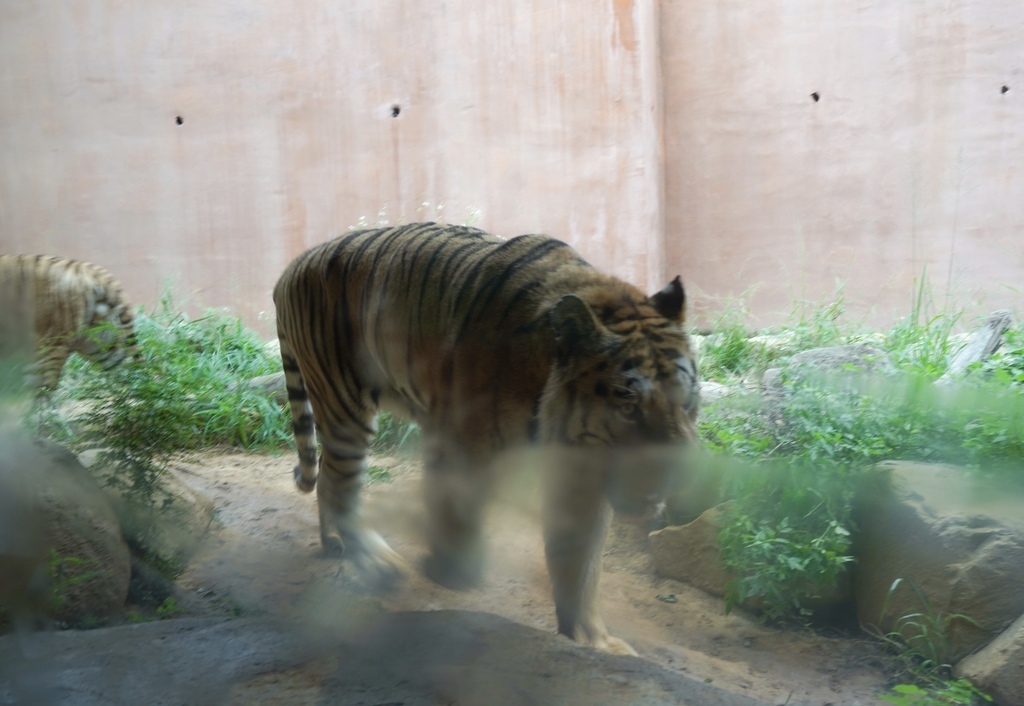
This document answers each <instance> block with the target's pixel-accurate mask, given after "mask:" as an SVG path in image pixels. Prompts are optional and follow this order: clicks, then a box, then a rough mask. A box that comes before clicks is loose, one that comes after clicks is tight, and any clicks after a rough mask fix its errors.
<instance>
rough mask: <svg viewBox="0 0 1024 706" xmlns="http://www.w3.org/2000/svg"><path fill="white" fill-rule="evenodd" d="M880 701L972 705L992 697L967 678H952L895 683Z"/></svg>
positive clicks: (904, 704)
mask: <svg viewBox="0 0 1024 706" xmlns="http://www.w3.org/2000/svg"><path fill="white" fill-rule="evenodd" d="M881 699H882V701H885V702H887V703H890V704H896V705H897V706H947V705H951V706H973V705H974V704H977V703H979V701H985V702H991V701H992V697H991V696H989V695H988V694H986V693H985V692H983V691H981V690H980V689H978V688H977V687H976V686H974V684H972V683H971V682H970V681H968V680H967V679H953V680H949V681H944V682H942V683H939V684H934V685H932V686H927V687H922V686H919V685H917V684H897V685H895V686H894V687H892V690H891V693H889V694H882V696H881Z"/></svg>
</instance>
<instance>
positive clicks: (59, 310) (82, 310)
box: [0, 255, 142, 403]
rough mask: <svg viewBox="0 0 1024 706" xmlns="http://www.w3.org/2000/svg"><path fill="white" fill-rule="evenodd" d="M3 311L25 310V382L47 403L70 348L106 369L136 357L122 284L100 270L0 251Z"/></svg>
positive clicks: (132, 316)
mask: <svg viewBox="0 0 1024 706" xmlns="http://www.w3.org/2000/svg"><path fill="white" fill-rule="evenodd" d="M0 281H2V282H3V283H4V286H3V287H2V288H0V293H2V295H3V299H4V301H3V302H0V306H2V307H3V308H4V309H5V310H15V309H16V310H22V311H25V312H29V313H27V314H25V315H23V318H24V319H25V320H26V322H27V323H29V325H30V326H31V329H32V330H31V332H29V333H28V335H27V338H29V339H30V340H31V342H32V346H31V347H32V350H31V352H30V353H29V354H28V357H29V358H31V359H33V360H32V362H31V363H30V364H29V369H28V375H27V378H28V380H27V382H28V385H29V387H30V388H32V389H33V391H34V393H35V396H36V400H37V402H40V403H45V402H47V401H49V399H50V397H51V395H52V393H53V392H54V390H56V388H57V384H58V382H59V381H60V376H61V373H62V372H63V370H64V364H65V363H66V362H67V359H68V357H69V356H70V355H71V353H72V352H76V353H78V354H79V355H81V356H82V357H84V358H86V359H87V360H90V361H92V362H94V363H97V364H99V365H100V366H101V367H102V368H103V369H104V370H109V369H111V368H113V367H115V366H117V365H118V364H120V363H121V362H122V361H123V360H124V359H126V358H129V357H130V358H132V359H133V360H136V361H138V360H141V359H142V355H141V352H140V350H139V347H138V341H137V338H136V335H135V325H134V324H135V314H134V312H133V311H132V307H131V305H130V304H129V303H128V302H127V301H126V299H125V298H124V295H123V294H122V291H121V285H120V284H118V282H117V280H116V279H114V277H113V276H112V275H111V274H110V273H109V272H108V271H107V270H105V269H104V268H102V267H100V266H99V265H94V264H92V263H90V262H82V261H79V260H71V259H68V258H64V257H57V256H53V255H0Z"/></svg>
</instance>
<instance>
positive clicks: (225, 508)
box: [178, 453, 886, 706]
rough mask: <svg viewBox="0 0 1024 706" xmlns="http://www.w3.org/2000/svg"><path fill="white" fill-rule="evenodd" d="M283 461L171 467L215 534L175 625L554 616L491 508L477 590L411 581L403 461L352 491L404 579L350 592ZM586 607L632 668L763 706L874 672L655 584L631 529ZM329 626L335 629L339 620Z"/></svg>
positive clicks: (672, 585)
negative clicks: (359, 617)
mask: <svg viewBox="0 0 1024 706" xmlns="http://www.w3.org/2000/svg"><path fill="white" fill-rule="evenodd" d="M293 465H294V460H293V457H292V455H291V454H285V455H282V456H265V455H248V454H237V453H212V454H206V455H204V456H202V457H201V458H199V459H197V460H195V461H193V462H190V463H187V464H180V465H179V469H180V471H181V472H182V476H183V478H185V479H186V481H187V482H188V483H190V484H192V485H193V486H194V487H196V488H198V489H201V490H203V491H204V492H206V493H207V494H208V495H210V496H211V497H213V499H214V502H215V504H216V507H217V522H216V526H215V528H214V529H213V530H212V532H211V535H210V538H209V540H208V541H207V543H206V544H205V546H204V547H203V549H201V550H200V552H199V554H198V555H197V556H196V557H195V559H194V560H193V562H192V563H191V565H190V566H189V568H188V569H187V570H186V571H185V573H184V574H183V575H182V576H181V577H180V579H179V581H178V587H179V588H180V589H181V592H182V595H183V600H182V601H181V605H182V606H183V607H184V608H185V611H184V613H183V615H193V616H195V615H209V614H218V613H224V612H235V613H241V614H250V615H251V614H269V615H273V616H281V617H286V618H296V619H298V618H302V617H309V616H311V615H313V616H318V618H319V619H321V620H330V619H344V616H345V615H350V614H352V612H353V611H355V610H356V609H357V607H359V606H365V605H366V604H371V603H372V604H373V605H374V607H377V606H380V607H383V608H385V609H387V610H392V611H431V610H442V609H457V610H472V611H482V612H487V613H493V614H496V615H499V616H502V617H505V618H508V619H510V620H512V621H515V622H517V623H521V624H523V625H528V626H531V627H534V628H538V629H541V630H553V629H554V608H553V605H552V602H551V597H550V585H549V582H548V577H547V571H546V569H545V566H544V555H543V548H542V544H541V539H540V530H539V526H538V524H537V521H536V517H535V513H534V512H532V511H531V510H530V509H529V507H528V506H525V505H523V504H522V503H520V504H518V505H516V506H512V505H509V504H499V505H498V506H496V507H495V510H494V512H493V513H492V516H491V517H490V518H489V521H488V531H487V536H488V544H489V557H490V562H489V566H488V569H487V572H486V576H485V580H484V583H483V585H482V586H481V587H480V588H478V589H475V590H472V591H467V592H454V591H450V590H447V589H445V588H442V587H440V586H437V585H435V584H433V583H431V582H430V581H429V580H427V579H426V578H424V577H423V575H422V574H421V573H420V572H419V569H418V567H419V565H420V562H421V561H422V558H423V556H424V554H425V545H424V542H423V536H424V534H423V531H422V528H423V523H424V512H423V506H422V503H421V502H420V501H419V497H420V483H421V474H420V472H419V469H418V467H417V466H416V465H415V464H413V463H403V462H400V461H398V460H396V459H390V458H389V459H376V460H374V461H373V462H372V465H375V466H376V467H379V468H386V469H387V470H388V474H389V475H390V478H391V479H390V481H388V482H378V483H373V484H371V485H370V486H369V487H368V488H367V490H366V493H365V505H366V514H367V516H368V518H369V520H370V522H371V524H372V525H373V526H374V527H375V528H376V529H378V530H379V531H380V532H381V534H382V535H384V537H385V538H386V539H387V540H388V541H389V542H390V543H391V545H392V547H393V548H394V549H395V550H396V551H398V552H399V553H400V554H401V555H402V556H403V557H404V558H405V559H407V560H408V561H409V563H410V566H411V567H412V570H411V571H410V573H409V575H408V576H406V577H405V580H404V581H403V582H402V583H401V585H399V586H398V587H397V588H396V589H395V590H394V592H393V593H391V594H390V595H388V596H387V597H383V598H379V597H375V596H368V595H366V593H365V592H362V591H360V590H359V587H358V586H357V585H356V584H355V582H354V581H353V579H352V578H351V577H350V576H349V574H348V573H347V566H346V565H344V564H342V565H341V567H340V569H339V563H338V561H337V560H336V559H330V558H325V557H324V556H323V555H322V553H321V551H320V543H319V533H318V529H317V513H316V499H315V496H314V495H303V494H300V493H299V492H298V491H297V490H296V489H295V487H294V485H293V483H292V473H291V469H292V466H293ZM600 596H601V605H602V612H603V615H604V618H605V621H606V622H607V623H608V626H609V629H610V630H611V632H612V633H613V634H615V635H617V636H620V637H622V638H624V639H626V640H627V641H629V642H630V643H631V644H632V645H633V646H634V648H635V649H636V650H637V651H638V652H639V653H640V656H641V657H643V658H644V659H647V660H650V661H651V662H654V663H656V664H658V665H660V666H662V667H665V668H667V669H669V670H673V671H675V672H678V673H681V674H684V675H688V676H690V677H693V678H697V679H701V680H704V681H707V682H710V683H713V684H715V685H717V686H719V687H721V688H723V689H726V690H728V691H731V692H734V693H737V694H742V695H747V696H750V697H753V698H756V699H760V700H763V701H765V702H768V703H777V704H782V703H790V704H797V703H800V704H816V705H817V704H821V705H823V704H836V705H839V704H842V705H844V706H854V705H856V704H873V703H877V702H878V697H877V695H878V693H879V692H880V691H882V690H884V688H885V682H886V674H885V663H884V658H883V657H882V655H881V653H880V651H879V648H878V647H877V645H875V644H874V643H872V642H869V641H867V640H863V639H859V638H855V637H850V636H835V637H829V636H825V635H822V634H816V633H814V632H812V631H809V630H782V629H774V628H769V627H765V626H763V625H761V624H760V623H759V622H758V621H757V620H756V619H755V618H753V617H751V616H749V615H747V614H745V613H742V612H734V613H732V614H730V615H726V614H725V612H724V604H723V601H722V600H721V599H719V598H716V597H713V596H710V595H708V594H706V593H704V592H702V591H699V590H697V589H694V588H691V587H689V586H688V585H686V584H683V583H680V582H677V581H672V580H669V579H663V578H658V577H657V576H655V575H654V572H653V570H652V567H651V564H650V559H649V554H648V552H647V550H646V548H645V546H644V531H643V528H640V527H636V526H633V525H631V524H629V523H626V522H620V521H616V523H615V525H614V526H613V528H612V532H611V536H610V537H609V542H608V545H607V547H606V551H605V558H604V574H603V576H602V579H601V586H600ZM339 616H341V617H339Z"/></svg>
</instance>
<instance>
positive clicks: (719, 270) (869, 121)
mask: <svg viewBox="0 0 1024 706" xmlns="http://www.w3.org/2000/svg"><path fill="white" fill-rule="evenodd" d="M661 19H662V58H663V71H664V78H665V144H666V154H667V159H666V165H667V167H666V194H667V195H666V203H667V205H668V208H667V209H666V239H667V245H666V249H667V257H668V261H669V263H672V264H674V263H686V262H693V263H699V265H698V267H699V269H698V270H697V272H696V273H695V275H696V276H695V277H694V278H693V279H694V285H699V286H700V287H701V288H702V289H703V290H704V292H706V293H707V294H709V295H711V297H712V299H711V300H710V301H707V302H706V303H707V305H709V306H714V305H716V304H717V305H720V304H722V303H723V302H724V301H726V300H727V299H728V298H729V297H737V296H740V295H742V294H743V293H744V292H745V291H746V290H749V289H753V290H754V291H753V293H752V294H751V295H750V300H751V303H752V304H753V306H752V309H753V311H754V313H756V314H759V315H760V316H759V318H760V320H761V321H773V320H778V319H779V318H780V317H784V316H785V315H787V314H788V312H789V310H790V305H791V303H792V302H793V301H794V300H795V299H799V298H802V297H807V298H812V299H820V298H828V297H829V296H830V295H831V294H832V293H833V292H834V291H835V288H836V281H837V280H842V281H844V282H845V296H846V299H847V302H848V304H849V307H848V308H849V309H850V311H851V313H855V314H858V315H863V314H865V313H866V312H868V311H869V310H870V309H871V308H872V307H873V308H874V310H875V314H874V316H873V320H875V321H884V320H886V319H888V317H889V315H891V313H892V311H893V309H895V308H897V307H898V308H899V309H900V310H901V311H902V313H904V314H905V313H907V311H908V309H909V306H910V299H911V293H912V290H913V282H914V278H915V277H920V276H921V274H922V272H924V271H925V269H926V268H927V277H928V280H929V281H930V282H931V284H932V286H933V290H934V292H935V293H936V295H937V299H938V303H939V304H944V303H945V294H946V292H947V291H951V292H952V295H953V299H954V301H955V302H958V303H960V304H962V305H970V306H972V307H973V309H974V310H975V311H985V310H988V309H991V308H996V307H999V306H1011V307H1015V308H1020V307H1021V291H1020V288H1021V287H1022V286H1024V5H1022V4H1021V3H1019V2H1017V1H1016V0H985V1H984V2H981V1H979V0H917V1H916V2H856V3H853V2H834V1H828V0H785V1H784V2H773V3H764V2H748V1H744V0H719V1H718V2H703V1H701V0H666V1H665V2H663V3H662V8H661ZM1003 86H1006V87H1007V88H1008V89H1009V90H1007V91H1006V92H1003ZM813 93H817V94H818V97H819V99H818V101H817V102H816V101H815V100H814V99H813V97H812V94H813ZM1011 288H1016V289H1011Z"/></svg>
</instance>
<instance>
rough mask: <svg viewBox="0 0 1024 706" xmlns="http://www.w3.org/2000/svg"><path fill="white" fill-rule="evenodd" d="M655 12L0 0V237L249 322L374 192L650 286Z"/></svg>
mask: <svg viewBox="0 0 1024 706" xmlns="http://www.w3.org/2000/svg"><path fill="white" fill-rule="evenodd" d="M655 9H656V5H655V2H654V1H653V0H615V2H611V1H609V2H603V3H599V4H590V3H552V2H548V1H547V0H517V1H516V2H495V3H491V2H486V3H485V2H478V1H477V0H446V1H445V2H438V3H424V2H419V1H416V0H364V1H350V2H344V3H328V2H314V1H311V0H296V1H294V2H279V1H276V0H275V1H263V2H252V0H221V1H218V2H214V3H211V2H205V1H204V0H175V2H152V1H149V2H147V1H145V0H138V1H136V2H123V1H119V0H73V1H71V2H68V1H66V0H40V1H36V0H24V1H22V0H10V1H7V2H4V3H2V4H0V237H2V238H3V242H2V248H0V249H2V250H4V251H28V252H38V251H50V252H56V253H59V254H66V255H68V256H73V257H82V258H88V259H92V260H94V261H97V262H100V263H102V264H104V265H106V266H108V267H109V268H110V269H111V270H112V271H113V272H115V273H116V274H117V275H118V276H119V277H120V278H121V280H122V282H123V284H124V285H125V287H126V288H127V289H128V290H129V292H130V294H131V295H132V297H133V299H135V300H136V301H140V302H152V301H154V300H155V298H156V297H157V295H158V291H159V289H160V287H161V285H162V283H163V281H164V279H165V278H168V277H172V278H175V280H176V282H177V284H176V286H175V290H176V291H177V292H178V293H179V294H180V295H186V294H187V295H190V296H191V297H192V301H193V302H194V303H195V304H196V305H199V306H231V307H234V308H236V309H238V310H239V311H241V312H242V313H243V314H244V315H245V316H246V317H247V318H248V319H250V320H253V319H255V317H256V316H257V315H258V313H259V312H261V311H265V310H269V309H271V308H272V304H271V301H270V290H271V288H272V287H273V284H274V282H275V281H276V279H277V277H278V275H279V274H280V272H281V270H282V269H283V268H284V266H285V265H286V264H287V262H288V261H289V260H290V259H291V258H292V257H294V256H295V255H297V254H298V253H299V252H301V251H302V250H303V249H305V248H306V247H308V246H310V245H313V244H315V243H319V242H322V241H323V240H326V239H328V238H329V237H331V236H333V235H336V234H338V233H341V232H343V231H345V229H346V228H347V227H348V226H350V225H353V224H356V223H358V222H359V221H360V219H361V218H364V219H365V220H366V221H368V222H369V223H371V224H372V223H375V222H377V221H378V220H379V216H378V214H380V213H383V214H384V215H383V216H382V217H380V218H383V219H386V220H388V221H390V222H391V223H395V222H397V221H399V220H400V219H401V220H404V221H406V222H408V221H411V220H426V219H433V218H435V217H441V218H444V219H446V220H448V221H449V222H453V223H462V222H465V221H466V220H467V219H470V220H472V221H474V222H475V224H477V225H479V226H481V227H484V228H487V229H491V230H494V231H496V232H499V233H501V234H505V235H515V234H518V233H521V232H531V231H534V232H535V231H540V232H548V233H551V234H553V235H557V236H558V237H561V238H562V239H565V240H567V241H569V242H571V243H572V244H574V245H577V246H578V247H580V249H581V250H583V252H584V253H585V255H586V256H587V257H588V258H589V259H590V260H591V261H592V262H593V263H594V264H595V265H598V266H600V267H603V268H607V269H609V270H612V271H614V272H615V273H617V274H619V275H620V276H622V277H624V278H627V279H629V280H632V281H634V282H636V283H637V284H640V285H648V284H650V285H651V286H652V287H653V286H654V281H655V280H656V279H657V278H656V277H654V276H653V273H658V274H660V272H658V270H659V268H660V267H661V262H662V252H661V247H662V239H661V231H662V222H661V219H662V204H661V189H662V186H661V185H662V182H663V178H662V166H663V165H662V159H661V154H660V134H661V131H660V125H659V121H660V117H661V114H662V110H661V105H660V102H659V101H660V81H659V77H658V66H657V62H656V52H655V51H654V49H655V47H656V44H657V43H656V36H657V25H656V21H655ZM396 111H397V113H398V114H397V116H394V117H393V114H394V112H396ZM179 117H180V119H181V123H180V124H178V118H179ZM442 204H443V208H442ZM658 286H659V287H660V284H659V285H658Z"/></svg>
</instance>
